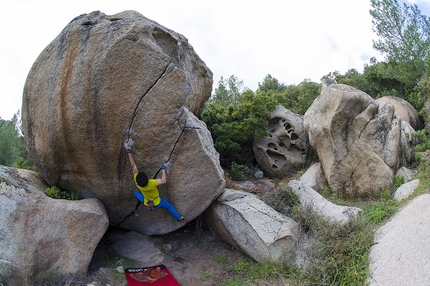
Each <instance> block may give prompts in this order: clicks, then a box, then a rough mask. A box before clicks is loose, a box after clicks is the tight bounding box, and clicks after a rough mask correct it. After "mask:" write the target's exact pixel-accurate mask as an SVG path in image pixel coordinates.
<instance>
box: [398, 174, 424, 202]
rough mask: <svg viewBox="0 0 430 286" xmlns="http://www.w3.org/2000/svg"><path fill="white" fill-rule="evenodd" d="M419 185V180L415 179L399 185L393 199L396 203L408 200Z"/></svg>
mask: <svg viewBox="0 0 430 286" xmlns="http://www.w3.org/2000/svg"><path fill="white" fill-rule="evenodd" d="M419 184H420V180H418V179H416V180H413V181H410V182H407V183H406V184H403V185H401V186H400V187H399V188H398V189H397V190H396V192H395V193H394V199H395V200H396V201H401V200H403V199H406V198H408V197H409V196H410V195H411V194H412V193H413V192H414V191H415V190H416V188H417V187H418V185H419Z"/></svg>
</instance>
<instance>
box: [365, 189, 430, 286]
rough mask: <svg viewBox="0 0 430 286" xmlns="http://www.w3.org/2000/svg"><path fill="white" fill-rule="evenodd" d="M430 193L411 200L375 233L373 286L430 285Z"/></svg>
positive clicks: (371, 267)
mask: <svg viewBox="0 0 430 286" xmlns="http://www.w3.org/2000/svg"><path fill="white" fill-rule="evenodd" d="M429 217H430V194H423V195H420V196H418V197H416V198H414V199H413V200H412V201H410V202H409V203H408V204H407V205H406V206H405V207H404V208H403V209H402V210H400V211H399V212H398V213H397V214H396V215H394V216H393V217H392V218H391V219H390V221H389V222H388V223H386V224H385V225H384V226H382V227H381V228H380V229H378V230H377V232H376V233H375V238H374V245H373V246H372V247H371V249H370V254H369V258H370V278H369V281H368V282H369V285H370V286H377V285H378V286H379V285H402V286H415V285H430V271H429V267H430V265H429V261H430V224H429V223H428V218H429Z"/></svg>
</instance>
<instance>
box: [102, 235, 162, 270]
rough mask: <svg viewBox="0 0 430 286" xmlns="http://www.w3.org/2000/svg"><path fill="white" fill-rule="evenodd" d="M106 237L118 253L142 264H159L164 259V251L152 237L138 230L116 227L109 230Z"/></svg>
mask: <svg viewBox="0 0 430 286" xmlns="http://www.w3.org/2000/svg"><path fill="white" fill-rule="evenodd" d="M106 239H107V240H108V241H109V245H110V247H112V249H114V250H115V251H116V252H117V253H119V254H120V255H121V256H124V257H127V258H129V259H133V260H136V261H138V262H139V263H140V264H141V265H142V266H151V265H157V264H160V263H161V262H162V261H163V260H164V255H163V253H162V252H161V251H160V250H159V249H158V248H157V247H156V246H155V244H154V242H153V241H152V240H151V237H148V236H146V235H142V234H140V233H138V232H135V231H124V230H120V229H116V230H112V231H111V232H109V234H108V236H107V237H106Z"/></svg>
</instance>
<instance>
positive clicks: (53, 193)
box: [45, 186, 81, 201]
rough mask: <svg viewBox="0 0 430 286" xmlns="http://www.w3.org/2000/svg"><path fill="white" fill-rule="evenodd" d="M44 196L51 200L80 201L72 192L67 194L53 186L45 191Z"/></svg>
mask: <svg viewBox="0 0 430 286" xmlns="http://www.w3.org/2000/svg"><path fill="white" fill-rule="evenodd" d="M45 194H46V195H47V196H48V197H50V198H53V199H65V200H71V201H76V200H80V199H81V198H80V197H79V195H78V194H76V193H74V192H70V193H69V192H66V191H63V190H61V189H60V188H58V187H55V186H54V187H50V188H47V189H46V190H45Z"/></svg>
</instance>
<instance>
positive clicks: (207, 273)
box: [88, 220, 244, 286]
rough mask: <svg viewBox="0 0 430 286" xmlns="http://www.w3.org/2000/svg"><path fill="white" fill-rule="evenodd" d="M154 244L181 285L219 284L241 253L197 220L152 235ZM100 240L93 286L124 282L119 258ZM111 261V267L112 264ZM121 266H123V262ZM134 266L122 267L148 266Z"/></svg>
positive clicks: (93, 265) (91, 272)
mask: <svg viewBox="0 0 430 286" xmlns="http://www.w3.org/2000/svg"><path fill="white" fill-rule="evenodd" d="M152 239H153V241H154V243H155V245H156V246H157V247H158V249H160V250H161V251H162V253H163V254H164V260H163V261H162V262H161V264H164V265H165V266H166V267H167V268H168V269H169V271H170V272H171V273H172V274H173V276H174V277H175V278H176V280H177V281H178V282H179V283H180V284H181V285H182V286H187V285H191V286H193V285H199V286H209V285H222V284H223V281H226V280H227V278H228V276H229V275H230V274H229V271H228V269H227V268H228V265H234V264H235V263H236V262H237V261H238V259H239V258H242V259H243V258H244V256H243V255H242V254H241V253H240V252H238V251H237V250H236V249H234V248H233V247H231V246H230V245H228V244H227V243H225V242H224V241H222V240H221V239H220V238H218V237H217V236H216V235H215V234H214V233H213V232H211V230H210V229H209V228H207V227H206V226H205V225H204V224H202V223H201V222H199V221H198V220H197V221H196V220H194V221H192V222H189V223H187V224H186V225H185V226H184V227H182V228H180V229H178V230H177V231H174V232H172V233H169V234H166V235H163V236H153V237H152ZM108 243H109V242H108V241H107V240H106V239H102V241H101V242H100V244H99V246H98V247H97V249H96V251H95V253H94V256H93V260H92V262H91V264H90V266H89V274H88V276H90V277H91V278H92V280H93V281H96V282H99V283H101V284H98V283H94V285H97V284H98V285H107V284H109V285H115V286H116V285H118V286H120V285H127V282H126V280H125V276H124V275H123V274H121V273H119V272H118V271H116V270H115V267H118V266H121V259H120V257H119V256H118V255H117V254H115V252H114V251H113V250H112V249H111V248H110V247H109V245H108ZM112 264H114V266H113V265H112ZM123 266H124V265H123ZM147 266H152V265H135V266H127V265H125V266H124V267H147Z"/></svg>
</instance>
